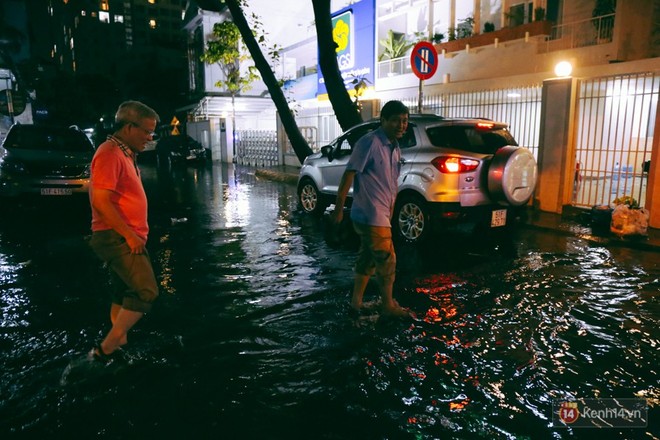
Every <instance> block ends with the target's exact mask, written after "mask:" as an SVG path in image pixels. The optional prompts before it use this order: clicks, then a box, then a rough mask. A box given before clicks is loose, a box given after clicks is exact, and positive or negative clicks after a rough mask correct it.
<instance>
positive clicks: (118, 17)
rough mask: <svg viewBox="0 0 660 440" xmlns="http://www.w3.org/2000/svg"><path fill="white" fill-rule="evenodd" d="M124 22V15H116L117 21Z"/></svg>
mask: <svg viewBox="0 0 660 440" xmlns="http://www.w3.org/2000/svg"><path fill="white" fill-rule="evenodd" d="M123 22H124V16H123V15H115V23H123Z"/></svg>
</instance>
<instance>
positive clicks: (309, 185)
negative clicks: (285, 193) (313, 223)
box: [298, 177, 326, 214]
mask: <svg viewBox="0 0 660 440" xmlns="http://www.w3.org/2000/svg"><path fill="white" fill-rule="evenodd" d="M298 201H299V202H300V207H301V208H302V210H303V211H305V213H307V214H321V213H322V212H323V211H324V210H325V208H326V204H325V203H324V202H323V201H322V198H321V195H320V194H319V190H318V188H317V187H316V185H315V184H314V182H313V181H312V179H310V178H307V177H306V178H304V179H302V181H301V182H300V185H298Z"/></svg>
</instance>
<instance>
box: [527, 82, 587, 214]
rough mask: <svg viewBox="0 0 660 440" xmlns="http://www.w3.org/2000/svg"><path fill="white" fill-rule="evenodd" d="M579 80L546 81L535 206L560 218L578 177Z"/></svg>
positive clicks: (544, 84) (542, 101)
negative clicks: (576, 128) (576, 134)
mask: <svg viewBox="0 0 660 440" xmlns="http://www.w3.org/2000/svg"><path fill="white" fill-rule="evenodd" d="M576 96H577V80H576V79H575V78H551V79H547V80H545V81H543V93H542V100H541V126H540V130H539V154H538V158H539V160H538V166H539V179H538V188H537V189H536V195H535V197H534V198H535V205H536V206H537V207H538V208H539V209H540V210H541V211H547V212H555V213H558V214H561V212H562V207H563V206H564V205H567V204H570V203H571V199H572V195H573V180H574V176H575V135H574V133H575V117H576V115H575V109H576Z"/></svg>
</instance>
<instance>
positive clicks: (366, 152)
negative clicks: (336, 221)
mask: <svg viewBox="0 0 660 440" xmlns="http://www.w3.org/2000/svg"><path fill="white" fill-rule="evenodd" d="M400 159H401V150H400V149H399V145H398V143H397V142H394V143H392V142H390V140H389V139H387V136H385V132H384V131H383V129H382V128H378V129H377V130H374V131H372V132H371V133H367V134H366V135H364V136H362V137H361V138H360V139H359V140H358V141H357V143H356V144H355V147H354V148H353V152H352V153H351V158H350V159H349V160H348V165H347V166H346V169H347V170H351V171H355V172H356V174H355V179H354V180H353V205H352V207H351V219H352V220H353V221H355V222H357V223H362V224H365V225H369V226H385V227H390V226H391V224H390V216H391V215H392V210H393V209H394V201H395V200H396V194H397V188H398V185H397V180H398V179H399V172H400V171H401V163H400Z"/></svg>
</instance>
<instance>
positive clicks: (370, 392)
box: [0, 165, 660, 439]
mask: <svg viewBox="0 0 660 440" xmlns="http://www.w3.org/2000/svg"><path fill="white" fill-rule="evenodd" d="M142 171H143V181H144V183H145V189H146V190H147V194H148V196H149V203H150V206H149V207H150V213H149V220H150V226H151V231H150V236H149V243H148V248H149V252H150V254H151V256H152V260H153V262H154V269H155V270H156V275H157V277H158V280H159V282H160V289H161V297H160V298H159V299H158V301H157V303H156V305H155V306H154V310H153V312H152V313H150V314H149V315H148V316H147V317H145V319H143V320H142V321H140V322H139V324H138V325H137V326H136V327H135V329H134V331H133V332H131V333H130V334H129V344H128V345H127V347H126V358H127V362H125V363H122V364H111V365H109V366H107V367H103V366H100V365H97V364H94V363H92V362H89V361H87V360H86V353H87V352H88V351H89V349H90V348H91V347H92V346H93V345H94V344H96V343H97V342H98V341H99V340H100V339H101V338H102V337H103V335H104V334H105V333H106V332H107V330H108V328H109V317H108V311H109V302H108V299H107V297H106V295H105V294H104V291H105V290H104V289H105V283H106V281H107V279H106V272H105V270H104V269H103V267H101V264H100V263H99V262H98V261H97V260H96V259H95V257H94V256H93V254H92V253H91V250H89V249H88V247H87V244H86V242H85V237H86V236H87V235H89V234H90V232H89V217H90V215H89V212H88V211H89V208H88V206H86V204H85V203H84V201H82V202H81V201H77V202H79V203H77V202H76V201H70V200H59V199H57V200H47V202H49V203H47V204H45V203H43V201H38V203H33V202H26V203H24V204H23V205H22V206H21V207H14V206H8V202H6V201H4V200H3V201H2V203H3V206H2V207H1V210H0V211H1V213H0V214H1V217H0V295H1V297H0V313H1V315H0V335H1V337H0V362H1V363H0V364H1V365H2V370H3V373H2V379H1V380H0V438H3V439H6V438H91V437H99V438H112V439H115V438H117V439H123V438H144V437H146V436H149V437H153V438H158V437H161V438H191V439H192V438H227V439H232V438H287V439H288V438H324V439H351V438H363V439H372V438H373V439H385V438H387V439H400V438H401V439H407V438H410V439H422V438H424V439H426V438H428V439H431V438H443V439H445V438H447V439H453V438H461V439H473V438H483V439H494V438H498V439H499V438H502V439H515V438H531V439H544V438H553V439H570V438H593V437H595V436H598V438H599V439H608V438H612V439H618V438H627V439H636V438H640V439H642V438H644V439H649V438H660V422H658V420H660V409H659V408H658V405H659V404H660V383H659V381H658V365H660V355H659V350H658V345H659V344H660V296H659V290H660V264H659V258H658V255H657V254H656V253H652V252H647V251H641V250H633V249H629V248H625V247H613V248H604V247H600V246H598V245H594V244H591V243H589V242H587V241H584V240H582V239H580V238H577V237H573V236H566V235H561V234H555V233H552V232H542V231H537V230H531V229H521V230H519V231H518V232H517V233H515V234H514V235H513V236H512V237H511V238H510V240H501V241H500V240H498V241H492V242H491V241H489V240H482V239H479V240H469V239H466V238H461V237H452V238H451V239H450V238H441V239H439V240H437V241H436V242H435V243H434V244H433V246H429V248H425V249H419V250H414V249H399V250H398V261H399V265H398V273H397V282H396V284H395V297H396V298H397V299H398V300H399V302H400V303H401V305H403V306H405V307H410V308H411V309H412V310H413V311H414V312H415V313H416V315H417V319H414V320H392V319H390V320H387V319H379V317H378V314H377V313H375V312H374V313H371V314H370V313H367V314H365V315H362V316H360V317H353V316H351V314H350V313H349V308H348V302H349V299H350V292H351V288H352V263H353V259H354V256H355V252H354V250H353V249H351V248H350V246H344V247H341V248H337V249H332V248H330V247H328V246H327V245H326V244H325V242H324V240H323V228H322V224H321V222H320V221H319V219H315V218H311V217H307V216H303V215H302V214H301V213H299V212H297V201H296V188H295V186H293V185H290V184H286V183H280V182H272V181H266V180H259V179H258V178H257V177H255V176H254V172H253V170H251V169H247V168H237V169H234V167H232V166H226V165H225V166H221V165H213V166H207V167H201V168H192V167H191V168H176V169H168V168H164V167H163V168H158V167H156V166H143V167H142ZM64 202H67V203H64ZM70 202H73V203H70ZM365 299H366V300H375V299H376V289H375V285H370V286H369V287H368V290H367V293H366V295H365ZM596 397H600V398H634V397H641V398H646V399H649V407H648V420H649V424H648V427H647V428H637V429H617V428H609V429H579V428H554V427H552V401H553V399H561V398H596Z"/></svg>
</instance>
